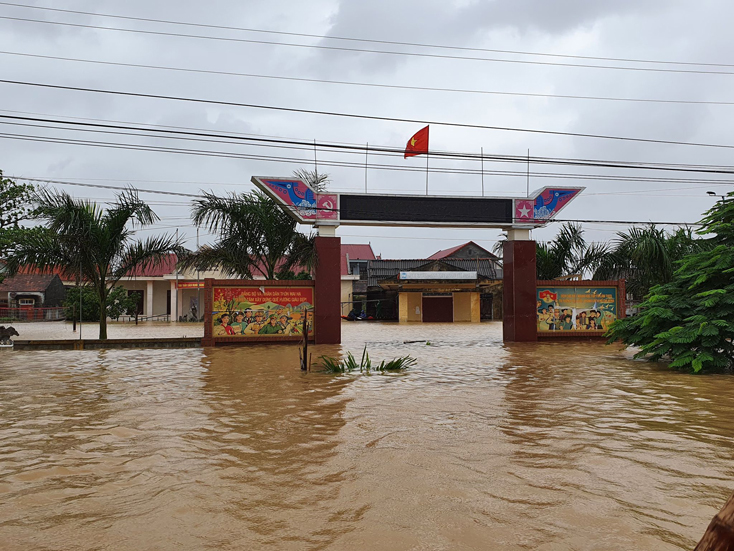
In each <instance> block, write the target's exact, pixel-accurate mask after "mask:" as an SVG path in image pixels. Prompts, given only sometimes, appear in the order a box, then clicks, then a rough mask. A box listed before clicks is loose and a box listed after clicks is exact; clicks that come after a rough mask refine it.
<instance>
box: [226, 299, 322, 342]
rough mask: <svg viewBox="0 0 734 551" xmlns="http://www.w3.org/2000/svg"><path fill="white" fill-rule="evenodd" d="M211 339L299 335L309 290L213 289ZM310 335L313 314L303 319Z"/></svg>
mask: <svg viewBox="0 0 734 551" xmlns="http://www.w3.org/2000/svg"><path fill="white" fill-rule="evenodd" d="M213 293H214V296H213V303H212V305H213V310H212V321H211V323H212V336H213V337H277V336H281V337H282V336H300V335H302V334H303V320H304V317H305V316H306V315H307V311H308V310H309V309H312V308H313V307H314V300H313V295H314V288H313V287H214V289H213ZM307 329H308V333H309V334H312V333H313V329H314V328H313V315H312V314H311V315H309V316H308V319H307Z"/></svg>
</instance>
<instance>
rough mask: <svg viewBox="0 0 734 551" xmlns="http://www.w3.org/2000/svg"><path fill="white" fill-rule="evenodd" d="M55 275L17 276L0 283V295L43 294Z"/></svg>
mask: <svg viewBox="0 0 734 551" xmlns="http://www.w3.org/2000/svg"><path fill="white" fill-rule="evenodd" d="M57 277H59V276H58V275H57V274H18V275H16V276H15V277H7V278H5V279H4V280H3V282H2V283H0V293H23V292H26V293H43V292H45V291H46V289H48V287H49V285H51V282H52V281H53V280H54V279H55V278H57Z"/></svg>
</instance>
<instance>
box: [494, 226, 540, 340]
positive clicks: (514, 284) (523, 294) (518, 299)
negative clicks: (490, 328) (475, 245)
mask: <svg viewBox="0 0 734 551" xmlns="http://www.w3.org/2000/svg"><path fill="white" fill-rule="evenodd" d="M535 254H536V253H535V241H532V240H530V232H529V230H508V232H507V241H505V243H504V245H503V249H502V262H503V269H504V276H503V284H504V289H503V293H502V294H503V310H504V312H503V316H502V340H504V341H505V342H533V341H537V340H538V326H537V308H536V265H535Z"/></svg>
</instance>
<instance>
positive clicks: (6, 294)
mask: <svg viewBox="0 0 734 551" xmlns="http://www.w3.org/2000/svg"><path fill="white" fill-rule="evenodd" d="M65 297H66V288H65V287H64V284H63V283H62V282H61V278H59V276H58V275H57V274H18V275H16V276H14V277H7V278H5V279H4V280H3V282H2V283H0V310H3V309H11V310H13V312H12V315H11V314H10V313H8V315H3V313H0V317H12V318H19V319H60V318H62V317H63V316H62V315H61V314H60V312H59V311H57V310H54V311H53V312H52V311H50V310H44V309H46V308H49V309H50V308H58V307H61V305H62V303H63V302H64V298H65Z"/></svg>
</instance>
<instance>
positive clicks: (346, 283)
mask: <svg viewBox="0 0 734 551" xmlns="http://www.w3.org/2000/svg"><path fill="white" fill-rule="evenodd" d="M341 296H342V298H341V301H342V316H346V315H347V314H348V313H349V312H350V311H351V309H352V304H351V300H352V280H342V287H341ZM347 302H349V303H350V304H345V303H347Z"/></svg>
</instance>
